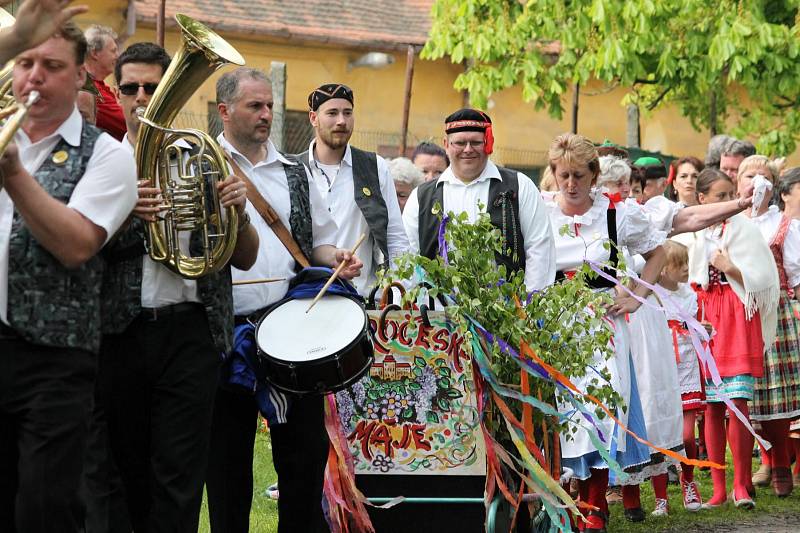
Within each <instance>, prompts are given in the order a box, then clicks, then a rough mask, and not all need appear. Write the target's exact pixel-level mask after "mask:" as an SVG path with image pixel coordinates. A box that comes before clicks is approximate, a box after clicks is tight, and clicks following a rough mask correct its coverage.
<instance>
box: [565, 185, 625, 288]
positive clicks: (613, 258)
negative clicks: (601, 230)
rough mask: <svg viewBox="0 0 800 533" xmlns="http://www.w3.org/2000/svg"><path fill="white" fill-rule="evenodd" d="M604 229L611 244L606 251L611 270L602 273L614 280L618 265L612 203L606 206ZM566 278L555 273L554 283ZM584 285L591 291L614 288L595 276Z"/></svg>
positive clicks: (614, 216) (615, 223) (614, 210)
mask: <svg viewBox="0 0 800 533" xmlns="http://www.w3.org/2000/svg"><path fill="white" fill-rule="evenodd" d="M606 227H607V228H608V240H609V242H610V243H611V249H610V250H609V251H608V254H609V255H608V263H609V265H611V267H612V268H604V269H603V272H605V273H606V274H608V275H609V276H611V277H613V278H616V277H617V275H618V274H617V272H616V270H614V269H615V268H617V265H618V264H619V257H618V250H617V210H616V208H615V207H614V201H613V200H612V201H611V204H610V205H609V206H608V210H607V211H606ZM564 278H566V275H565V274H564V272H563V271H562V270H559V271H558V272H556V282H559V281H561V280H563V279H564ZM586 284H587V285H588V286H589V287H591V288H593V289H608V288H611V287H614V286H616V283H615V282H613V281H610V280H607V279H605V278H603V277H600V276H597V277H595V278H589V279H587V280H586Z"/></svg>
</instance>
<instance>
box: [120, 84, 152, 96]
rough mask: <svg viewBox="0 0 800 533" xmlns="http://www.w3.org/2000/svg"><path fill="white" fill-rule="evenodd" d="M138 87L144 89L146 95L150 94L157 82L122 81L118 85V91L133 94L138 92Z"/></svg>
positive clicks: (128, 94) (126, 94) (127, 94)
mask: <svg viewBox="0 0 800 533" xmlns="http://www.w3.org/2000/svg"><path fill="white" fill-rule="evenodd" d="M139 87H141V88H143V89H144V93H145V94H146V95H148V96H152V95H153V93H154V92H156V89H157V88H158V84H157V83H124V84H122V85H120V86H119V92H121V93H122V94H124V95H125V96H134V95H135V94H136V93H138V92H139Z"/></svg>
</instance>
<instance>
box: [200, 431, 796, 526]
mask: <svg viewBox="0 0 800 533" xmlns="http://www.w3.org/2000/svg"><path fill="white" fill-rule="evenodd" d="M728 461H730V457H728ZM253 462H254V465H253V477H254V490H253V492H254V494H253V507H252V510H251V511H250V531H251V532H253V533H274V532H275V531H277V529H278V506H277V502H275V501H273V500H270V499H269V498H268V497H267V496H266V495H265V490H266V488H267V487H268V486H269V485H271V484H272V483H274V482H275V481H276V479H277V475H276V474H275V470H274V468H273V466H272V449H271V445H270V439H269V433H266V432H259V433H258V435H257V436H256V447H255V454H254V461H253ZM758 466H759V463H758V459H755V458H754V459H753V469H754V470H755V469H757V468H758ZM695 472H696V473H695V479H696V480H697V482H698V485H699V486H700V493H701V494H702V496H703V501H705V500H707V499H709V498H710V497H711V492H712V485H711V476H710V475H709V472H708V471H706V472H700V471H698V470H695ZM732 476H733V472H732V470H730V469H729V470H728V487H729V489H728V490H731V488H732ZM757 490H758V496H757V498H756V508H755V510H754V511H741V510H738V509H736V508H735V507H734V506H733V504H731V503H729V504H726V505H723V506H722V507H720V508H718V509H714V510H709V511H699V512H697V513H690V512H688V511H685V510H684V509H683V501H682V498H681V492H680V488H679V487H678V486H677V485H670V486H669V496H670V498H669V505H670V515H669V517H667V518H656V517H652V516H650V511H652V510H653V508H654V501H653V490H652V486H651V485H650V484H649V483H647V484H645V485H642V505H643V507H644V510H645V513H646V514H647V515H648V516H647V519H646V520H645V521H644V522H641V523H638V524H633V523H631V522H628V521H627V520H625V518H624V517H623V515H622V505H621V504H620V505H614V506H612V507H611V523H610V524H609V526H610V527H609V528H608V530H609V532H613V533H617V532H619V533H640V532H641V533H654V532H658V531H676V532H677V531H687V530H697V531H703V530H707V529H712V530H713V528H714V526H715V525H725V526H727V528H731V527H732V526H733V525H735V524H736V523H737V522H747V521H748V520H752V519H756V518H758V517H759V516H764V515H772V516H781V515H794V516H797V515H798V514H800V490H797V489H795V492H794V494H792V496H790V497H788V498H778V497H776V496H775V495H773V493H772V489H769V488H759V489H757ZM199 531H200V532H201V533H209V526H208V512H207V507H206V501H205V498H203V508H202V511H201V514H200V529H199ZM727 531H731V529H727ZM379 533H381V532H379ZM420 533H424V532H420Z"/></svg>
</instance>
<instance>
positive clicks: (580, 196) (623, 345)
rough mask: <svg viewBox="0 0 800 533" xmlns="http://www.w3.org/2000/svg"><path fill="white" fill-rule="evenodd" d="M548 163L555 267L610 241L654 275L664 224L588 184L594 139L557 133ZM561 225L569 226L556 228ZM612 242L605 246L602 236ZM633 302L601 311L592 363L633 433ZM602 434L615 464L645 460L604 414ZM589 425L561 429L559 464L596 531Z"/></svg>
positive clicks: (600, 499) (602, 503) (640, 423)
mask: <svg viewBox="0 0 800 533" xmlns="http://www.w3.org/2000/svg"><path fill="white" fill-rule="evenodd" d="M548 158H549V164H550V168H551V170H552V171H553V173H554V175H555V179H556V183H557V184H558V192H557V193H542V196H543V198H544V199H545V205H546V206H547V208H548V211H549V214H550V221H551V225H552V230H553V237H554V239H555V242H556V262H557V268H558V270H559V271H560V272H561V274H562V275H566V276H569V273H570V272H572V271H575V270H576V269H578V268H581V266H582V265H583V264H584V262H585V261H587V260H592V261H595V262H603V263H608V262H610V263H611V264H614V265H615V264H616V263H617V247H618V246H619V247H628V248H629V250H630V251H631V252H632V253H639V254H642V255H643V256H644V257H645V258H646V264H645V266H644V270H643V273H642V278H643V279H645V280H646V281H649V282H655V280H656V279H657V277H658V274H659V272H660V271H661V263H662V261H663V251H662V250H661V246H660V245H661V243H662V242H664V239H665V237H666V235H665V233H664V232H660V231H656V230H653V228H652V224H651V222H650V220H649V219H648V218H647V216H646V215H645V214H644V213H643V212H642V211H641V209H640V208H639V207H637V206H628V205H626V204H625V203H624V202H612V201H611V200H610V199H609V197H608V196H606V195H604V194H602V193H601V192H600V191H599V190H596V189H594V186H595V184H596V181H597V176H598V174H599V171H600V168H599V161H598V154H597V150H596V149H595V147H594V145H593V144H592V143H591V141H589V140H588V139H586V138H585V137H582V136H580V135H574V134H570V133H567V134H564V135H561V136H559V137H557V138H556V139H555V140H554V141H553V143H552V144H551V145H550V150H549V153H548ZM565 225H566V226H568V228H569V232H568V233H565V234H563V235H562V234H561V231H560V229H561V228H562V227H563V226H565ZM609 240H610V241H612V242H613V243H614V246H611V247H610V249H607V247H606V246H605V243H607V242H609ZM592 281H593V284H594V285H595V289H596V290H606V291H613V289H614V284H613V283H610V282H607V281H605V280H603V279H602V278H597V279H595V280H592ZM635 292H636V294H637V295H639V296H640V297H646V296H647V294H648V293H649V290H648V289H647V288H645V287H644V286H641V285H639V286H637V287H636V288H635ZM639 305H640V304H639V302H638V301H637V300H636V299H634V298H632V297H630V296H629V295H627V294H626V293H623V292H620V293H618V294H617V295H616V296H615V298H614V303H613V305H611V306H610V307H609V309H608V310H607V311H606V312H607V314H608V317H609V320H611V321H612V322H613V327H614V339H613V348H614V355H613V357H611V358H610V359H609V360H607V361H606V360H603V358H602V357H600V356H599V355H598V358H597V359H598V360H597V364H596V367H595V368H597V369H600V368H605V369H607V370H608V371H609V373H610V375H611V385H612V386H613V388H614V390H615V391H616V392H617V393H618V394H619V395H620V396H621V398H622V400H623V401H624V402H625V404H626V405H627V409H626V410H625V411H624V412H623V410H622V409H618V410H617V416H618V418H619V419H620V421H621V422H622V423H623V424H626V425H627V426H628V428H629V429H631V430H632V431H634V432H635V433H636V434H638V435H639V436H641V437H645V438H646V436H647V433H646V429H645V427H644V420H643V417H642V410H641V402H640V399H639V393H638V389H637V386H636V377H635V375H634V373H633V371H632V368H631V356H630V338H629V334H628V325H627V323H626V321H625V315H626V314H627V313H632V312H633V311H635V310H636V309H638V308H639ZM595 378H596V375H592V376H591V377H590V376H586V377H584V378H582V379H579V380H576V385H577V386H578V387H579V388H581V389H582V390H586V388H587V386H588V385H589V382H590V381H591V380H593V379H595ZM561 408H562V409H563V411H564V412H569V413H570V414H572V415H573V419H574V420H576V421H577V422H579V423H581V424H583V421H582V420H579V419H577V418H576V417H575V416H574V414H573V413H572V410H571V408H570V407H567V406H565V405H562V406H561ZM598 425H599V427H600V429H601V431H602V433H603V435H604V436H605V437H606V442H607V449H608V450H609V452H610V453H611V454H612V456H613V457H615V459H616V460H617V462H618V463H619V464H620V466H622V468H623V469H625V470H628V471H634V470H636V467H637V465H641V464H646V463H647V462H649V461H650V453H649V449H648V448H647V447H645V446H643V445H642V444H641V443H639V442H638V441H636V440H635V439H633V438H631V437H630V436H628V435H626V434H625V433H624V432H623V431H622V430H621V428H619V427H617V426H616V424H615V423H614V421H612V420H611V419H610V418H609V417H604V418H602V419H599V420H598ZM589 431H592V429H591V428H588V427H586V426H583V427H581V428H580V429H579V430H578V431H577V432H576V433H575V434H573V435H571V436H570V438H567V437H566V436H565V435H562V439H561V441H562V443H561V444H562V451H561V453H562V464H563V465H564V466H566V467H568V468H570V469H571V470H572V471H573V472H574V475H575V477H576V478H577V479H578V480H579V489H580V495H581V500H582V501H584V502H586V503H588V504H590V505H593V506H595V507H597V508H598V509H599V511H593V512H591V513H590V514H589V516H588V522H587V523H585V524H584V523H581V524H580V528H581V529H582V530H583V531H588V532H604V531H605V528H606V524H607V520H608V514H607V513H608V505H607V503H606V499H605V494H606V488H607V486H608V464H607V463H606V462H605V461H604V460H603V459H602V457H601V455H600V453H599V452H598V451H597V449H596V448H595V446H594V445H593V444H592V442H591V440H590V438H589V433H588V432H589Z"/></svg>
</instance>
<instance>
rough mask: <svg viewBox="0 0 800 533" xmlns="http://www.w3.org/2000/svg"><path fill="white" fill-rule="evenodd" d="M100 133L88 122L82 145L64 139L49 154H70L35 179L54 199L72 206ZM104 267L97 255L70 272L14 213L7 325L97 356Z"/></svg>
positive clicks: (31, 337) (30, 337) (34, 339)
mask: <svg viewBox="0 0 800 533" xmlns="http://www.w3.org/2000/svg"><path fill="white" fill-rule="evenodd" d="M101 133H102V132H101V131H100V130H99V129H97V128H96V127H94V126H92V125H90V124H87V123H86V122H84V123H83V128H82V130H81V142H80V146H70V145H69V144H68V143H67V142H66V141H64V139H61V140H59V141H58V143H56V146H55V148H53V151H52V152H51V154H55V153H57V152H66V153H67V155H68V158H67V160H66V162H64V163H62V164H60V165H59V164H56V163H54V162H53V157H52V155H50V156H48V157H47V159H45V161H44V163H42V166H41V167H40V168H39V170H38V171H36V173H35V174H34V178H35V179H36V181H37V182H38V183H39V185H41V186H42V188H43V189H44V190H45V191H46V192H47V193H48V194H49V195H50V196H52V197H53V198H55V199H56V200H59V201H61V202H63V203H64V204H66V203H68V202H69V199H70V197H71V196H72V191H73V190H74V189H75V186H76V185H77V184H78V182H79V181H80V180H81V178H83V174H84V173H85V172H86V165H87V164H88V162H89V159H90V158H91V156H92V152H93V151H94V145H95V142H96V141H97V138H98V137H99V136H100V134H101ZM103 267H104V265H103V261H102V259H101V258H100V257H99V256H95V257H92V258H91V259H89V260H88V261H87V262H86V263H84V264H83V265H81V266H80V267H78V268H75V269H68V268H66V267H65V266H64V265H62V264H61V263H60V262H59V261H58V260H57V259H56V258H55V257H54V256H53V255H52V254H51V253H50V252H48V251H47V250H46V249H45V248H44V247H43V246H42V245H40V244H39V243H38V242H37V241H36V239H35V238H34V237H33V235H32V234H31V232H30V230H29V229H28V226H27V225H26V224H25V221H24V220H23V218H22V216H20V214H19V212H18V211H15V212H14V218H13V222H12V226H11V239H10V244H9V257H8V322H9V324H10V325H11V326H12V327H13V328H14V329H16V330H17V331H18V332H19V334H20V335H22V336H23V338H24V339H25V340H27V341H28V342H31V343H34V344H41V345H45V346H56V347H67V348H77V349H81V350H87V351H90V352H97V351H98V349H99V347H100V286H101V281H102V277H103Z"/></svg>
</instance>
